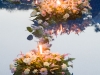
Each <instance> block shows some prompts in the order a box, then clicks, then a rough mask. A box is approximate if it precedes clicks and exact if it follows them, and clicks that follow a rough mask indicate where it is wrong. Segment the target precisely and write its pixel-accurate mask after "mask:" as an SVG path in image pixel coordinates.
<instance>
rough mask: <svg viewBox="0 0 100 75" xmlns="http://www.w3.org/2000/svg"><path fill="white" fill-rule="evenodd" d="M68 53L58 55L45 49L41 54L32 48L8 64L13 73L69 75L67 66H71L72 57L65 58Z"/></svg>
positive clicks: (14, 74) (15, 74) (24, 74)
mask: <svg viewBox="0 0 100 75" xmlns="http://www.w3.org/2000/svg"><path fill="white" fill-rule="evenodd" d="M65 56H67V57H68V54H64V55H60V54H58V53H51V52H50V51H48V50H46V51H44V52H43V54H40V52H39V51H36V50H32V51H30V52H28V53H26V54H25V55H24V54H22V55H21V57H20V58H17V59H16V60H14V64H10V70H11V72H12V73H13V75H54V74H59V75H70V72H69V70H68V67H72V65H70V64H69V62H72V60H74V58H67V59H65Z"/></svg>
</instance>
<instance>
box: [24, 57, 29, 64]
mask: <svg viewBox="0 0 100 75" xmlns="http://www.w3.org/2000/svg"><path fill="white" fill-rule="evenodd" d="M30 61H31V59H30V58H25V59H24V60H23V62H24V63H26V64H30Z"/></svg>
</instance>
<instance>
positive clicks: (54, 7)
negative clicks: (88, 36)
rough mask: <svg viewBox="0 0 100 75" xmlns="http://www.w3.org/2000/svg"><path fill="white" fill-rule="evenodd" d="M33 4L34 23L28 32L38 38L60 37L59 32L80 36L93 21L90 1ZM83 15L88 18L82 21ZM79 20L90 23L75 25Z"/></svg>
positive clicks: (58, 0) (37, 0) (50, 0)
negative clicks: (73, 33) (53, 35)
mask: <svg viewBox="0 0 100 75" xmlns="http://www.w3.org/2000/svg"><path fill="white" fill-rule="evenodd" d="M32 4H33V6H35V7H34V10H33V12H32V13H31V18H33V19H32V21H33V22H34V23H33V25H31V27H27V30H28V31H29V32H31V33H32V35H34V36H35V37H38V38H41V37H42V38H44V37H51V36H52V34H55V35H58V32H59V31H60V32H61V34H62V33H67V34H70V32H75V33H76V34H78V33H79V32H81V31H83V30H84V29H85V27H87V26H88V25H89V24H90V21H92V16H91V15H90V13H89V10H90V9H91V7H90V4H89V0H35V1H34V2H33V3H32ZM83 14H85V15H86V18H83V19H82V18H81V17H83ZM84 17H85V16H84ZM79 18H80V19H81V20H82V21H85V22H86V20H87V21H88V23H85V24H83V23H84V22H81V23H73V21H77V19H79ZM70 20H71V21H72V22H71V24H69V21H70ZM78 21H79V20H78ZM63 23H64V24H63ZM32 35H29V37H28V39H29V40H32V39H33V37H32Z"/></svg>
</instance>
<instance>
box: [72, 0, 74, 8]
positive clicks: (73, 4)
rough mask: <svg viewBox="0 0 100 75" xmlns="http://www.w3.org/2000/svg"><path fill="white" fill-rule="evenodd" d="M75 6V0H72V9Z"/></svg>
mask: <svg viewBox="0 0 100 75" xmlns="http://www.w3.org/2000/svg"><path fill="white" fill-rule="evenodd" d="M73 7H74V1H73V0H72V9H73Z"/></svg>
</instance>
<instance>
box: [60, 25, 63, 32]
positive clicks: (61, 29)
mask: <svg viewBox="0 0 100 75" xmlns="http://www.w3.org/2000/svg"><path fill="white" fill-rule="evenodd" d="M60 31H61V32H62V31H63V27H62V25H61V24H60Z"/></svg>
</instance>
